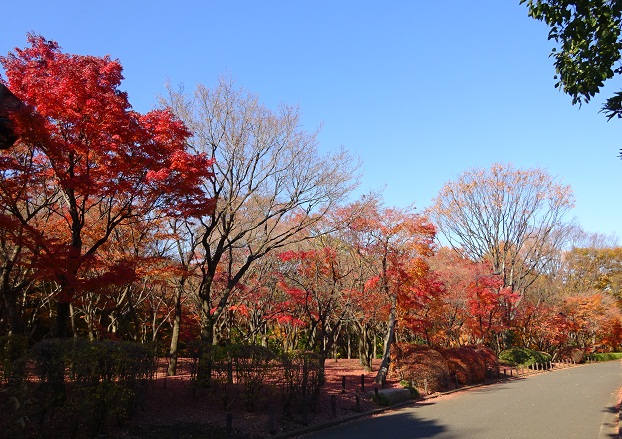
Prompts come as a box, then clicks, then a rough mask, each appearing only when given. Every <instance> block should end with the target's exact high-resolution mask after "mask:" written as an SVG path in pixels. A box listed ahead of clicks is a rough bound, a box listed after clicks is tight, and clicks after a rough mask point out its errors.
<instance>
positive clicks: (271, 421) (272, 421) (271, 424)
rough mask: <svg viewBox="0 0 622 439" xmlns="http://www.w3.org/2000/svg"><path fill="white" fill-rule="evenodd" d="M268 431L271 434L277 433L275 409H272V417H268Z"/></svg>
mask: <svg viewBox="0 0 622 439" xmlns="http://www.w3.org/2000/svg"><path fill="white" fill-rule="evenodd" d="M268 432H269V433H270V434H276V432H277V429H276V412H275V411H274V410H270V417H269V418H268Z"/></svg>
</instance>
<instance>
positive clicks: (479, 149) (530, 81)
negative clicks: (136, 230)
mask: <svg viewBox="0 0 622 439" xmlns="http://www.w3.org/2000/svg"><path fill="white" fill-rule="evenodd" d="M0 11H2V26H0V54H2V55H6V54H7V53H8V52H9V51H10V50H12V49H13V48H15V47H20V48H21V47H25V46H26V33H27V32H28V31H31V32H35V33H39V34H42V35H43V36H44V37H45V38H48V39H52V40H55V41H57V42H58V43H59V44H60V45H61V46H62V48H63V50H64V51H66V52H70V53H78V54H84V55H98V56H99V55H107V54H108V55H110V56H111V57H112V58H118V59H119V60H120V61H121V63H122V64H123V66H124V75H125V78H126V79H125V81H124V83H123V86H122V87H123V88H124V89H125V90H127V92H128V94H129V98H130V102H131V103H132V105H133V106H134V108H135V109H136V110H138V111H141V112H145V111H148V110H149V109H151V108H152V107H153V106H155V103H156V96H157V95H158V94H161V93H163V92H164V84H165V82H166V81H167V80H170V81H171V82H172V83H173V84H184V85H185V86H186V89H187V90H192V89H193V88H194V85H195V84H196V83H203V84H205V85H208V86H213V85H215V84H216V80H217V78H218V76H219V75H223V74H224V75H229V76H231V77H232V78H233V79H234V80H235V81H236V83H237V84H238V85H239V86H242V87H244V88H245V89H247V90H249V91H251V92H253V93H256V94H258V95H259V96H260V98H261V100H262V101H263V102H264V103H265V104H266V105H267V106H269V107H272V108H274V107H275V106H276V105H278V103H279V102H285V103H288V104H299V105H300V108H301V111H302V113H303V122H304V126H305V128H307V129H308V130H314V129H316V128H317V127H318V126H320V125H322V131H321V134H320V142H321V147H322V148H323V149H325V150H330V149H333V148H337V147H339V146H340V145H343V146H345V147H346V148H347V149H349V150H350V151H353V152H354V153H356V154H357V155H358V156H360V158H361V159H362V162H363V173H364V174H363V180H362V187H361V191H362V192H366V191H369V190H376V189H382V188H384V199H385V202H386V204H387V205H388V206H399V207H405V206H407V205H410V204H411V203H414V204H415V206H416V207H417V208H419V209H424V208H426V207H427V206H429V205H430V203H431V200H432V199H433V198H434V197H435V196H436V194H437V193H438V191H439V189H440V188H441V186H442V185H443V184H444V183H445V182H447V181H450V180H453V179H455V178H456V177H457V176H458V175H459V174H460V173H461V172H462V171H464V170H466V169H468V168H472V167H489V166H490V164H492V163H495V162H500V163H507V162H511V163H513V164H514V165H515V166H517V167H521V168H532V167H541V168H544V169H546V170H547V171H548V172H549V173H550V174H552V175H554V176H556V177H558V178H559V179H560V180H562V181H563V182H564V183H566V184H570V185H571V186H572V188H573V190H574V193H575V197H576V200H577V201H576V208H575V209H574V211H573V215H574V216H576V218H577V220H578V222H579V223H580V224H581V226H582V227H583V228H584V229H585V230H587V231H590V232H599V233H604V234H613V233H615V234H616V235H617V236H618V237H622V221H621V219H622V205H621V198H622V195H621V190H622V172H620V171H621V170H622V160H620V159H618V158H617V154H618V152H619V149H620V148H622V138H621V136H620V132H621V130H622V121H616V120H612V121H611V122H607V121H606V118H605V117H604V116H603V115H602V114H599V113H598V110H599V109H600V107H601V105H602V102H603V101H604V100H605V97H606V96H607V93H606V92H605V93H604V94H602V95H601V96H597V97H596V98H595V99H594V102H593V103H592V104H590V105H584V106H583V107H582V108H579V107H576V106H572V105H571V103H570V98H569V97H568V96H566V95H564V94H562V93H560V92H559V91H557V90H556V89H555V88H554V82H555V81H554V79H553V75H554V69H553V65H552V60H551V59H550V58H549V57H548V55H549V53H550V49H551V47H552V43H551V42H549V41H547V32H548V29H547V28H546V26H545V25H543V24H542V23H539V22H536V21H534V20H532V19H530V18H529V17H527V12H526V8H525V7H524V6H521V5H519V4H518V0H507V1H502V0H478V1H464V0H435V1H424V0H410V1H406V0H401V1H387V2H371V1H361V0H359V1H346V0H344V1H336V0H321V1H318V0H314V1H310V0H309V1H302V0H300V1H291V0H290V1H285V0H281V1H270V0H263V1H250V0H249V1H236V0H227V1H225V0H222V1H211V0H209V1H208V0H203V1H183V0H180V1H176V2H172V1H160V0H151V1H139V0H124V1H117V0H110V1H106V2H103V1H84V0H81V1H78V0H76V1H60V0H55V1H29V0H21V1H15V0H0ZM617 85H618V86H619V85H620V83H619V82H618V84H617ZM611 90H613V88H610V89H608V91H609V92H611Z"/></svg>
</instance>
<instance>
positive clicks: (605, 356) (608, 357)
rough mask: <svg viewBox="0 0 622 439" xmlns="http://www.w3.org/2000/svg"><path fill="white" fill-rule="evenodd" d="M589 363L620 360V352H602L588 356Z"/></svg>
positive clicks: (621, 355) (621, 354)
mask: <svg viewBox="0 0 622 439" xmlns="http://www.w3.org/2000/svg"><path fill="white" fill-rule="evenodd" d="M588 358H589V359H590V361H612V360H619V359H621V358H622V352H602V353H595V354H590V355H588Z"/></svg>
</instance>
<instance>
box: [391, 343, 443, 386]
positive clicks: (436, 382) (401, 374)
mask: <svg viewBox="0 0 622 439" xmlns="http://www.w3.org/2000/svg"><path fill="white" fill-rule="evenodd" d="M391 363H392V365H393V370H394V371H395V373H396V374H397V376H398V379H400V380H406V381H408V382H411V381H412V382H413V384H414V387H415V388H417V389H418V390H419V391H422V390H423V391H425V390H426V384H427V391H428V393H433V392H438V391H441V390H443V389H445V388H446V387H447V383H448V381H449V365H448V364H447V361H446V360H445V358H443V356H442V355H441V354H440V353H439V352H437V351H436V350H434V349H432V348H430V347H428V346H421V345H415V344H411V343H395V344H394V345H393V349H392V354H391Z"/></svg>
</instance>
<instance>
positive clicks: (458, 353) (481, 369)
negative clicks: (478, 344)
mask: <svg viewBox="0 0 622 439" xmlns="http://www.w3.org/2000/svg"><path fill="white" fill-rule="evenodd" d="M439 352H440V353H441V355H442V356H443V357H444V358H445V360H447V365H448V366H449V372H450V374H451V376H452V377H455V379H456V380H457V381H458V382H459V383H460V384H473V383H479V382H482V381H484V379H485V378H486V363H485V361H484V359H483V358H482V357H481V356H480V355H479V354H478V352H477V351H476V350H475V347H473V346H461V347H458V348H447V349H439Z"/></svg>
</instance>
